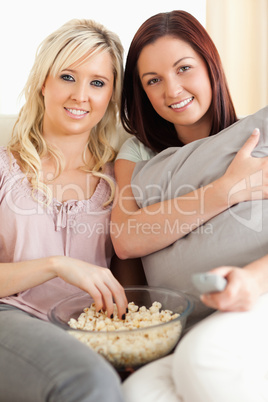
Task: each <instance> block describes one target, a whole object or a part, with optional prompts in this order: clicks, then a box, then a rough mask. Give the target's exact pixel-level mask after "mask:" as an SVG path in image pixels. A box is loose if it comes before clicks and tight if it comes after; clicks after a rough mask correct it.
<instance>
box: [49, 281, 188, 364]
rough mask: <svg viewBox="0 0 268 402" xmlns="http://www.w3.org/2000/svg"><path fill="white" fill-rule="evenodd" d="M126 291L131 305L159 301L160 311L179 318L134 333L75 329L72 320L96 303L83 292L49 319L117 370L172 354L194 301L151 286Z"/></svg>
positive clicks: (58, 307)
mask: <svg viewBox="0 0 268 402" xmlns="http://www.w3.org/2000/svg"><path fill="white" fill-rule="evenodd" d="M125 292H126V296H127V299H128V302H134V304H135V305H137V306H139V307H142V306H144V307H146V309H149V308H150V307H151V306H152V304H153V303H154V302H159V303H161V305H162V306H161V309H160V310H170V311H172V312H173V313H177V314H178V317H176V318H175V319H173V320H171V321H167V322H162V323H160V324H156V325H151V326H145V327H142V328H135V329H131V330H127V329H123V330H122V329H120V330H112V331H107V330H101V331H89V330H83V329H72V328H71V327H70V325H69V324H68V322H69V320H70V319H71V318H74V319H76V320H77V319H78V317H79V316H80V314H81V313H82V312H83V309H84V308H86V307H90V305H91V303H93V299H92V298H91V297H90V296H89V295H88V294H86V293H84V294H81V292H80V293H79V294H75V295H72V296H71V297H68V298H66V299H64V300H62V301H61V302H59V303H57V304H56V305H55V306H53V307H52V308H51V310H50V311H49V313H48V317H49V320H50V321H51V322H52V323H54V324H56V325H58V326H60V327H62V328H64V329H66V330H67V331H68V332H69V333H70V334H71V335H73V336H75V337H76V338H77V339H79V340H80V341H81V342H83V343H85V344H86V345H88V346H89V347H91V348H92V349H94V350H95V351H97V352H98V353H100V354H101V355H102V356H104V357H105V358H106V359H107V360H108V361H109V362H110V363H111V364H112V365H113V366H114V367H115V368H117V369H122V370H126V369H129V368H130V369H131V368H137V367H140V366H142V365H144V364H146V363H149V362H150V361H153V360H155V359H158V358H160V357H163V356H165V355H167V354H168V353H170V352H171V351H172V349H174V347H175V346H176V344H177V342H178V341H179V339H180V337H181V334H182V331H183V329H184V327H185V324H186V320H187V317H188V316H189V314H190V313H191V311H192V309H193V302H192V300H191V298H190V297H189V296H187V295H186V294H184V293H183V292H178V291H175V290H169V289H163V288H158V287H150V286H135V287H134V286H129V287H126V288H125ZM141 310H144V308H143V309H141Z"/></svg>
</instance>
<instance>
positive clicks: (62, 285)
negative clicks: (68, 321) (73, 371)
mask: <svg viewBox="0 0 268 402" xmlns="http://www.w3.org/2000/svg"><path fill="white" fill-rule="evenodd" d="M105 173H106V174H108V175H110V176H111V177H113V169H112V165H111V164H109V165H107V168H106V171H105ZM109 194H110V188H109V185H108V183H107V182H106V181H105V180H104V179H100V181H99V184H98V186H97V188H96V190H95V192H94V194H93V196H92V197H91V198H90V199H88V200H83V201H77V200H69V201H66V202H62V203H61V202H58V201H57V200H56V199H53V200H52V202H51V204H50V205H49V206H45V205H42V204H41V203H40V202H37V201H36V200H35V199H34V198H33V197H32V189H31V186H30V184H29V182H28V180H27V178H26V177H25V175H24V174H23V173H22V171H21V170H20V167H19V165H18V164H17V162H16V160H15V158H14V157H13V156H12V157H11V159H10V156H9V154H8V153H7V151H6V148H5V147H0V263H1V262H17V261H27V260H33V259H37V258H42V257H48V256H55V255H65V256H70V257H72V258H78V259H80V260H83V261H87V262H90V263H93V264H96V265H100V266H103V267H109V265H110V261H111V257H112V255H113V247H112V243H111V239H110V234H109V232H110V230H109V229H110V215H111V205H110V206H109V207H106V208H103V203H104V202H105V201H107V199H108V197H109ZM35 196H37V197H38V199H42V195H41V194H40V193H39V192H37V191H36V192H35ZM79 291H81V290H79V289H78V288H76V287H75V286H73V285H70V284H68V283H66V282H65V281H63V280H62V279H60V278H54V279H52V280H50V281H47V282H45V283H44V284H42V285H39V286H36V287H34V288H31V289H28V290H26V291H24V292H21V293H18V294H16V295H12V296H9V297H4V298H2V299H0V302H2V303H8V304H11V305H13V306H16V307H19V308H21V309H23V310H25V311H27V312H30V313H32V314H33V315H35V316H37V317H39V318H41V319H44V320H47V312H48V309H49V308H50V307H51V306H52V305H53V304H55V303H57V302H58V301H60V300H62V298H64V297H67V296H70V295H71V294H73V293H77V292H79ZM81 293H84V292H83V291H81Z"/></svg>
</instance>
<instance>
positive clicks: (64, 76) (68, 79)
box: [60, 74, 74, 81]
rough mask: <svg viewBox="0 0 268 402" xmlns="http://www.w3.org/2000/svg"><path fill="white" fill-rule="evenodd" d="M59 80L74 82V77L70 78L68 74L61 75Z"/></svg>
mask: <svg viewBox="0 0 268 402" xmlns="http://www.w3.org/2000/svg"><path fill="white" fill-rule="evenodd" d="M60 78H61V79H63V80H64V81H74V77H72V76H71V75H70V74H62V75H61V76H60Z"/></svg>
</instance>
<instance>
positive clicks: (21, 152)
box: [8, 19, 123, 205]
mask: <svg viewBox="0 0 268 402" xmlns="http://www.w3.org/2000/svg"><path fill="white" fill-rule="evenodd" d="M96 52H98V53H99V52H109V54H110V56H111V59H112V63H113V68H114V90H113V95H112V98H111V100H110V102H109V105H108V107H107V110H106V112H105V115H104V116H103V118H102V119H101V121H100V122H99V123H98V124H97V125H96V126H95V127H94V128H93V129H92V130H91V132H90V136H89V141H88V145H87V146H88V148H89V150H90V152H91V154H92V155H93V157H94V160H95V166H94V167H93V169H90V170H89V169H88V167H87V166H86V162H85V161H84V162H85V166H84V167H83V169H84V170H86V171H91V172H92V173H93V174H94V175H96V176H99V177H103V178H105V179H106V180H107V181H108V183H109V184H110V187H111V196H110V198H109V200H108V201H107V202H106V203H105V205H108V204H109V203H110V202H111V201H112V199H113V196H114V182H113V180H112V179H111V178H110V177H108V176H106V175H105V174H104V173H103V168H104V165H105V164H106V163H108V162H112V161H113V160H114V159H115V156H116V151H115V147H116V140H117V138H116V137H117V126H118V124H119V117H118V115H119V110H120V99H121V90H122V80H123V47H122V44H121V41H120V39H119V37H118V36H117V35H116V34H115V33H113V32H111V31H109V30H108V29H106V28H105V27H104V26H103V25H101V24H99V23H97V22H95V21H93V20H86V19H82V20H78V19H74V20H71V21H69V22H67V23H66V24H64V25H63V26H62V27H60V28H59V29H58V30H56V31H55V32H53V33H52V34H51V35H49V36H48V37H47V38H46V39H45V40H44V41H43V42H42V43H41V44H40V46H39V48H38V49H37V52H36V57H35V62H34V65H33V67H32V70H31V72H30V74H29V78H28V80H27V82H26V85H25V87H24V91H23V94H24V97H25V104H24V106H23V107H22V108H21V111H20V113H19V116H18V119H17V121H16V124H15V126H14V130H13V134H12V138H11V141H10V143H9V145H8V149H9V151H10V152H12V153H13V154H15V155H17V158H18V159H19V163H20V165H21V167H22V169H23V171H24V172H25V174H27V176H28V177H29V180H30V182H31V185H32V188H33V190H34V189H39V190H42V191H43V192H44V193H45V194H46V196H47V202H48V203H49V202H50V201H51V198H52V196H51V194H50V192H49V189H48V187H47V186H46V185H45V184H44V183H42V182H41V181H40V171H41V158H42V157H44V156H45V155H48V154H49V155H51V156H52V157H53V158H54V161H55V164H56V174H57V175H59V174H60V173H61V171H62V168H63V166H64V160H63V158H62V155H61V153H60V152H59V151H58V150H56V149H54V148H52V147H51V146H50V145H49V144H47V143H46V141H45V140H44V138H43V136H42V125H43V117H44V111H45V106H44V98H43V95H42V86H43V84H44V82H45V80H46V78H47V76H48V75H49V74H52V75H56V74H57V73H59V72H60V71H61V70H63V69H65V68H67V67H69V66H70V65H72V64H74V63H77V62H78V61H81V63H82V62H84V61H85V60H86V59H88V58H89V57H91V56H92V55H93V54H95V53H96Z"/></svg>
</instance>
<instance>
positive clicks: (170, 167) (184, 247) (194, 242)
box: [132, 107, 268, 320]
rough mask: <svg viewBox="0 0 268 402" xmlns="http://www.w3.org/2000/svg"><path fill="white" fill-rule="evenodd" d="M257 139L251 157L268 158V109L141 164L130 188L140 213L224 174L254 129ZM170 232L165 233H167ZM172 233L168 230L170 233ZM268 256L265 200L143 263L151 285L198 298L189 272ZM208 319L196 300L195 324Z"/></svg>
mask: <svg viewBox="0 0 268 402" xmlns="http://www.w3.org/2000/svg"><path fill="white" fill-rule="evenodd" d="M256 127H258V128H259V129H260V131H261V138H260V141H259V143H258V145H257V147H256V148H255V149H254V151H253V153H252V155H253V156H256V157H263V156H267V155H268V107H265V108H263V109H261V110H260V111H258V112H257V113H255V114H253V115H250V116H248V117H246V118H244V119H241V120H240V121H238V122H237V123H235V124H233V125H232V126H230V127H228V128H227V129H225V130H223V131H221V132H220V133H219V134H217V135H215V136H212V137H208V138H204V139H202V140H198V141H195V142H193V143H190V144H188V145H185V146H184V147H182V148H169V149H166V150H165V151H163V152H161V153H159V154H158V155H156V156H155V157H154V158H152V159H151V160H150V161H148V162H139V163H138V164H137V165H136V168H135V170H134V173H133V177H132V188H133V192H134V195H135V198H136V201H137V203H138V205H139V206H140V207H145V206H146V205H150V204H153V203H156V202H158V201H161V200H165V199H171V198H174V197H175V196H179V195H183V194H186V193H188V192H190V191H191V190H193V189H194V188H199V187H201V186H204V185H206V184H209V183H211V182H212V181H213V180H215V179H217V178H219V177H220V176H222V175H223V174H224V172H225V171H226V169H227V167H228V166H229V164H230V162H231V161H232V159H233V158H234V156H235V154H236V152H237V151H238V150H239V149H240V148H241V146H242V145H243V144H244V143H245V141H246V140H247V138H248V137H249V136H250V135H251V133H252V131H253V130H254V128H256ZM169 229H170V228H168V227H167V230H169ZM171 230H172V227H171ZM267 253H268V200H264V201H262V200H260V201H247V202H243V203H240V204H237V205H235V206H233V207H232V208H230V209H228V210H227V211H225V212H223V213H221V214H219V215H218V216H215V217H214V218H213V219H210V220H209V221H208V222H207V223H205V224H203V225H201V226H200V227H199V228H197V229H195V230H193V231H192V232H191V233H189V234H188V235H186V236H184V237H183V238H182V239H179V240H177V241H176V242H175V243H174V244H172V245H171V246H169V247H167V248H165V249H163V250H160V251H157V252H155V253H153V254H151V255H148V256H146V257H144V258H143V265H144V270H145V274H146V277H147V280H148V283H149V285H152V286H164V287H168V288H175V289H179V290H183V291H186V292H189V293H191V294H193V295H195V296H198V294H197V292H196V291H195V289H194V288H193V286H192V283H191V274H192V273H193V272H199V271H207V270H209V269H212V268H215V267H217V266H221V265H234V266H239V267H242V266H244V265H246V264H248V263H250V262H251V261H253V260H255V259H257V258H260V257H262V256H264V255H265V254H267ZM209 313H211V309H208V308H207V307H205V306H204V305H203V304H202V303H201V302H200V301H199V299H197V301H196V306H195V312H194V313H193V316H192V317H193V319H197V320H199V319H200V318H202V317H203V316H205V315H207V314H209Z"/></svg>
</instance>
